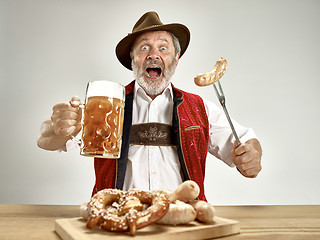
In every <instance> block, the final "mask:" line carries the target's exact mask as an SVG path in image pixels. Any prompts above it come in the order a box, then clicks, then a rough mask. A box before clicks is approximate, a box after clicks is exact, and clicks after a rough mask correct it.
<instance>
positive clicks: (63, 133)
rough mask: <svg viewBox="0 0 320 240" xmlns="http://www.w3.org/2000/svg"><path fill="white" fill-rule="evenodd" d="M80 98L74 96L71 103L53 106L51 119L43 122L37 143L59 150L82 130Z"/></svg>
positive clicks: (43, 146)
mask: <svg viewBox="0 0 320 240" xmlns="http://www.w3.org/2000/svg"><path fill="white" fill-rule="evenodd" d="M79 105H80V99H79V97H73V98H72V99H71V100H70V102H69V103H67V102H65V103H58V104H56V105H54V106H53V109H52V110H53V112H52V115H51V120H47V121H45V122H43V124H42V126H41V129H40V135H39V137H38V140H37V144H38V146H39V147H40V148H42V149H45V150H51V151H54V150H58V149H62V148H64V147H65V145H66V142H67V141H68V140H69V139H70V138H71V135H73V136H75V135H77V134H78V133H79V131H80V130H81V111H80V110H79Z"/></svg>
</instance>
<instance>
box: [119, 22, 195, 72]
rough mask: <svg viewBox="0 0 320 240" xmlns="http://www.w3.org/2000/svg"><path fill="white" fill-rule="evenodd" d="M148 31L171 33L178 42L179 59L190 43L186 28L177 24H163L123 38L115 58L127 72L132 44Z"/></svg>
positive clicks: (129, 66)
mask: <svg viewBox="0 0 320 240" xmlns="http://www.w3.org/2000/svg"><path fill="white" fill-rule="evenodd" d="M150 31H168V32H171V33H173V34H174V35H175V36H176V37H177V38H178V40H179V42H180V47H181V52H180V56H179V57H181V56H182V55H183V54H184V52H185V51H186V50H187V47H188V45H189V42H190V31H189V29H188V28H187V27H186V26H184V25H182V24H179V23H172V24H164V25H160V26H155V27H151V28H146V29H143V30H141V31H137V32H134V33H131V34H129V35H128V36H126V37H124V38H123V39H122V40H121V41H120V42H119V43H118V45H117V47H116V55H117V58H118V59H119V61H120V63H121V64H122V65H123V66H125V67H126V68H128V69H129V70H132V68H131V57H130V51H131V47H132V44H133V43H134V41H135V39H136V38H137V36H138V35H140V34H141V33H144V32H150Z"/></svg>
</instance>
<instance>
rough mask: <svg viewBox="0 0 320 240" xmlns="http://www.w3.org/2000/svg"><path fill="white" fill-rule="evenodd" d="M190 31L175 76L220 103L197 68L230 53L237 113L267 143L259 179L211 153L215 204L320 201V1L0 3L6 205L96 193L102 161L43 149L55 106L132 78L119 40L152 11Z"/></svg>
mask: <svg viewBox="0 0 320 240" xmlns="http://www.w3.org/2000/svg"><path fill="white" fill-rule="evenodd" d="M150 10H155V11H157V12H158V13H159V15H160V17H161V20H162V21H163V22H164V23H172V22H179V23H183V24H185V25H186V26H188V27H189V29H190V31H191V42H190V46H189V48H188V50H187V52H186V53H185V55H184V56H183V57H182V58H181V60H180V63H179V66H178V69H177V71H176V75H175V78H174V81H173V83H174V84H175V86H177V87H179V88H182V89H184V90H186V91H191V92H194V93H197V94H200V95H201V96H203V97H204V98H207V99H211V100H212V101H214V102H216V103H217V99H216V96H215V94H214V91H213V89H212V88H211V87H206V88H199V87H197V86H196V85H194V83H193V76H194V75H196V74H198V73H201V72H204V71H208V70H210V69H211V68H212V66H213V64H214V63H215V61H216V60H217V59H218V58H220V57H221V56H223V57H224V58H226V59H227V60H228V64H229V65H228V70H227V73H226V75H225V76H224V77H223V79H222V84H223V88H224V91H225V94H226V96H227V106H228V109H229V112H230V114H231V116H232V117H233V118H235V119H236V120H237V121H238V122H240V123H242V124H243V125H245V126H250V127H252V128H254V130H255V131H256V133H257V135H258V136H259V139H260V141H261V144H262V147H263V158H262V161H263V170H262V172H261V174H260V175H259V176H258V177H257V178H256V179H246V178H244V177H242V176H241V175H240V174H239V173H238V172H237V170H236V169H234V168H230V167H228V166H227V165H225V164H224V163H222V162H221V161H219V160H217V159H215V158H213V157H211V156H209V157H208V160H207V162H208V163H207V175H206V194H207V197H208V200H209V201H210V202H211V203H212V204H214V205H242V204H249V205H251V204H320V191H319V186H318V185H319V171H320V159H319V154H318V150H317V149H319V147H318V146H319V144H318V141H319V138H318V136H319V133H320V131H319V130H320V128H319V122H320V108H319V106H318V104H319V102H320V101H319V100H320V97H319V96H320V95H319V93H318V91H319V86H320V84H319V82H320V81H319V75H320V67H319V66H320V59H319V56H320V44H319V42H320V32H319V29H320V1H311V0H301V1H297V0H293V1H289V0H288V1H284V0H268V1H258V0H257V1H253V0H242V1H237V0H230V1H216V0H210V1H209V0H208V1H204V0H198V1H185V0H178V1H172V0H162V1H160V2H157V3H154V4H153V3H150V1H132V0H128V1H121V0H119V1H113V0H112V1H107V0H104V1H103V0H78V1H76V0H21V1H18V0H7V1H6V0H0V44H1V45H0V78H1V81H0V104H1V106H0V107H1V108H0V109H1V110H0V114H1V116H0V128H1V129H0V133H1V135H0V136H1V145H0V152H1V163H0V192H1V193H0V203H23V204H80V203H82V202H84V201H86V200H88V198H89V197H90V195H91V190H92V187H93V184H94V172H93V161H92V159H90V158H86V157H82V156H80V155H79V152H78V151H77V152H70V153H59V152H49V151H44V150H41V149H39V148H38V147H37V144H36V141H37V136H38V134H39V129H40V125H41V123H42V122H43V121H44V120H46V119H48V118H49V117H50V115H51V108H52V106H53V105H54V104H55V103H57V102H60V101H68V100H69V98H70V97H71V96H73V95H79V96H80V97H81V98H82V99H83V97H84V91H85V85H86V83H87V81H91V80H98V79H109V80H112V81H116V82H119V83H122V84H127V83H129V82H130V81H131V80H133V77H132V73H131V72H130V71H128V70H126V69H125V68H124V67H122V65H121V64H120V63H119V62H118V61H117V59H116V56H115V53H114V52H115V50H114V49H115V46H116V44H117V43H118V41H120V39H122V38H123V37H124V36H125V35H126V34H127V33H129V32H131V29H132V27H133V25H134V23H135V22H136V21H137V20H138V18H139V17H140V16H141V15H142V14H143V13H144V12H146V11H150Z"/></svg>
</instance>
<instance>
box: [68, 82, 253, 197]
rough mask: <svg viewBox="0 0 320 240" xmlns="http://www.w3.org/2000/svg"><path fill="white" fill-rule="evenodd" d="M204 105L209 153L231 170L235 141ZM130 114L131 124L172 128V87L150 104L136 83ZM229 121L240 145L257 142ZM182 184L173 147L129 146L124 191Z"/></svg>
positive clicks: (217, 113)
mask: <svg viewBox="0 0 320 240" xmlns="http://www.w3.org/2000/svg"><path fill="white" fill-rule="evenodd" d="M203 101H204V106H205V108H206V113H207V116H208V120H209V148H208V152H209V153H211V154H212V155H214V156H215V157H216V158H218V159H220V160H222V161H223V162H225V163H226V164H227V165H229V166H231V167H233V166H234V165H233V163H232V160H231V150H232V148H233V143H234V141H235V138H234V137H233V135H232V131H231V128H230V126H229V123H228V121H227V118H226V116H225V114H224V112H223V110H222V109H221V108H220V107H218V106H217V105H215V104H214V103H212V102H210V101H207V100H205V99H204V100H203ZM132 112H133V113H132V124H137V123H148V122H159V123H166V124H172V114H173V90H172V86H171V84H170V85H169V86H168V87H167V88H166V89H165V90H164V91H163V93H162V94H161V95H159V96H157V97H156V98H155V99H154V100H152V99H151V98H150V97H149V96H148V95H147V94H146V93H145V92H144V90H143V89H142V88H141V87H140V86H139V85H138V84H137V83H135V86H134V98H133V111H132ZM232 121H233V124H234V127H235V129H236V132H237V134H238V136H239V138H240V141H241V142H246V141H247V140H249V139H252V138H257V137H256V135H255V133H254V132H253V130H252V129H250V128H245V127H243V126H241V125H240V124H239V123H237V122H235V121H234V120H232ZM80 134H81V133H79V135H80ZM79 135H78V136H79ZM80 136H81V135H80ZM74 145H77V144H75V143H74V142H73V141H71V140H69V141H68V142H67V145H66V150H67V151H68V150H70V149H73V148H74V147H75V146H74ZM77 146H78V145H77ZM181 182H182V177H181V166H180V163H179V158H178V154H177V150H176V147H171V146H141V145H130V146H129V154H128V162H127V169H126V175H125V180H124V186H123V190H124V191H126V190H129V189H132V188H137V189H140V190H154V189H169V190H175V189H176V188H177V187H178V186H179V184H180V183H181Z"/></svg>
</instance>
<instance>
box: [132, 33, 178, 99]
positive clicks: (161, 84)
mask: <svg viewBox="0 0 320 240" xmlns="http://www.w3.org/2000/svg"><path fill="white" fill-rule="evenodd" d="M130 54H131V58H132V70H133V73H134V75H135V78H136V80H137V82H138V84H139V85H140V86H141V87H142V88H143V89H144V90H145V91H146V93H147V94H148V95H149V96H150V97H153V98H154V97H156V96H157V95H159V94H160V93H162V92H163V90H164V89H165V88H166V87H167V86H168V85H169V83H170V79H171V77H172V75H173V73H174V71H175V69H176V66H177V64H178V60H179V54H177V55H176V56H175V48H174V45H173V40H172V35H171V34H170V33H168V32H166V31H155V32H146V33H143V34H141V35H139V36H138V37H137V39H136V41H135V43H134V45H133V47H132V51H131V53H130Z"/></svg>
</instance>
